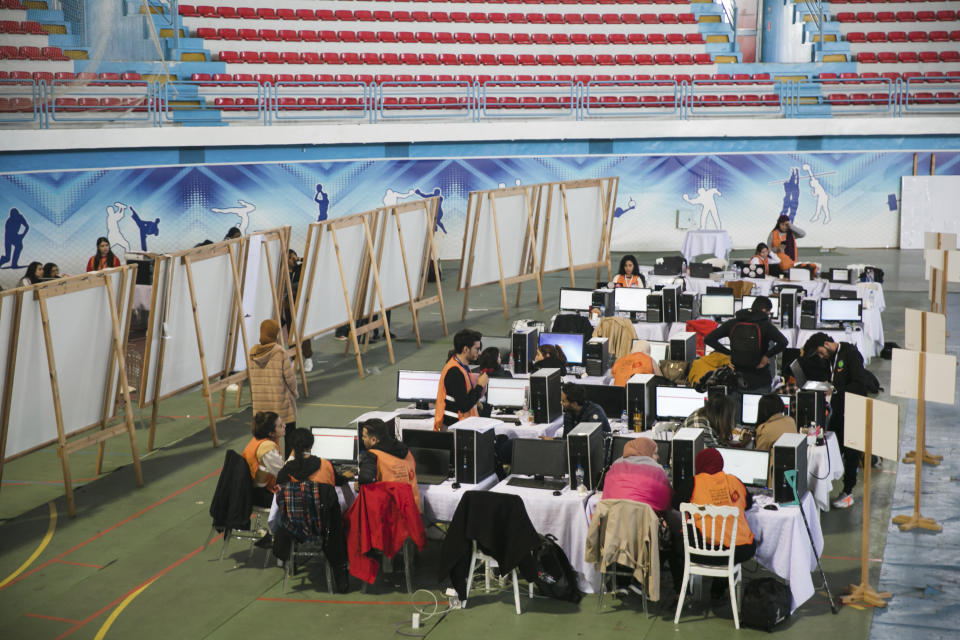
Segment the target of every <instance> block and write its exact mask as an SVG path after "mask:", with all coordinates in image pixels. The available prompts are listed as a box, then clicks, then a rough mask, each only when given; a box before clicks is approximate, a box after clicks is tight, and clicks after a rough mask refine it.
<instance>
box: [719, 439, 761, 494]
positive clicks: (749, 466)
mask: <svg viewBox="0 0 960 640" xmlns="http://www.w3.org/2000/svg"><path fill="white" fill-rule="evenodd" d="M717 451H719V452H720V455H721V456H723V472H724V473H729V474H730V475H732V476H737V477H738V478H740V482H742V483H743V484H745V485H747V486H748V487H766V486H767V475H768V474H769V472H770V452H769V451H758V450H756V449H727V448H724V447H717Z"/></svg>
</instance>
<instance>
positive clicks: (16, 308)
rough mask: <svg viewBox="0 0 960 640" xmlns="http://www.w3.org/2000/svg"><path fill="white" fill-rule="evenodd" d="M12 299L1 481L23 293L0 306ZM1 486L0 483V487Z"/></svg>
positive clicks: (1, 417) (0, 417)
mask: <svg viewBox="0 0 960 640" xmlns="http://www.w3.org/2000/svg"><path fill="white" fill-rule="evenodd" d="M10 298H13V313H12V315H11V322H10V325H11V326H10V347H9V349H8V350H7V362H6V370H5V373H4V378H3V396H2V397H0V402H2V403H3V404H2V405H0V480H2V479H3V460H4V458H6V456H7V433H8V432H9V429H10V404H11V403H12V402H13V376H14V372H15V370H16V366H17V343H18V342H20V306H21V304H22V303H23V292H17V293H14V294H11V295H9V296H6V297H0V304H3V302H4V301H5V300H6V301H8V302H7V304H9V299H10ZM2 486H3V484H2V483H0V487H2Z"/></svg>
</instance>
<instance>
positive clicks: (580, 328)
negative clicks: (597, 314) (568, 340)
mask: <svg viewBox="0 0 960 640" xmlns="http://www.w3.org/2000/svg"><path fill="white" fill-rule="evenodd" d="M550 331H552V332H553V333H582V334H583V339H584V341H587V340H589V339H590V338H592V337H593V325H592V324H590V320H588V319H587V318H586V317H585V316H582V315H580V314H579V313H561V314H559V315H558V316H557V317H556V318H554V319H553V326H552V327H550Z"/></svg>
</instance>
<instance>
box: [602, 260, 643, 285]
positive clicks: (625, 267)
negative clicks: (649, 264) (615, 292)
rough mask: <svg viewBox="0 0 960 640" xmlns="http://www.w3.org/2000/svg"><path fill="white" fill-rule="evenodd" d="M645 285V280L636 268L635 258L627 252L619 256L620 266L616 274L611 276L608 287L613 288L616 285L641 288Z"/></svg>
mask: <svg viewBox="0 0 960 640" xmlns="http://www.w3.org/2000/svg"><path fill="white" fill-rule="evenodd" d="M645 286H647V283H646V280H644V278H643V276H642V275H641V274H640V272H639V271H638V270H637V259H636V258H635V257H634V256H632V255H630V254H627V255H625V256H623V257H622V258H620V268H619V269H618V270H617V275H616V276H615V277H614V278H613V281H612V282H611V283H610V288H611V289H614V288H616V287H634V288H641V287H645Z"/></svg>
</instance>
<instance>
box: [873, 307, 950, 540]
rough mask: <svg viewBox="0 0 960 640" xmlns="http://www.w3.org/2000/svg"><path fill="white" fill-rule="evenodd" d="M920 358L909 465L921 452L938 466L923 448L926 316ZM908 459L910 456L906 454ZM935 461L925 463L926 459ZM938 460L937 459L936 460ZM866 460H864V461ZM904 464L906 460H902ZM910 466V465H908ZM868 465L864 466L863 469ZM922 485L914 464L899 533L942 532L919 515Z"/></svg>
mask: <svg viewBox="0 0 960 640" xmlns="http://www.w3.org/2000/svg"><path fill="white" fill-rule="evenodd" d="M920 347H921V348H920V353H919V354H918V355H919V357H920V364H919V372H918V374H917V445H916V447H917V448H916V450H915V451H911V452H910V453H912V454H913V456H912V458H911V463H915V461H916V455H917V454H916V451H922V452H923V462H925V463H927V464H940V460H942V459H943V456H931V455H930V454H928V453H927V451H926V448H925V441H926V425H927V403H926V399H925V397H924V396H925V395H926V365H927V357H926V356H927V353H926V348H927V314H926V313H924V314H923V322H921V323H920ZM907 456H908V457H909V456H910V454H907ZM928 458H930V459H931V460H935V461H934V462H927V459H928ZM937 458H939V459H937ZM864 460H866V459H864ZM903 461H904V462H905V463H906V462H907V459H906V458H904V460H903ZM908 464H910V463H908ZM866 466H868V465H866V464H864V467H866ZM922 484H923V464H914V469H913V514H912V515H909V516H906V515H902V516H896V517H895V518H894V519H893V523H894V524H895V525H897V526H898V527H900V531H910V530H911V529H916V528H918V527H919V528H920V529H926V530H928V531H942V530H943V527H941V526H940V525H939V524H937V523H936V521H935V520H934V519H933V518H925V517H923V516H922V515H920V488H921V485H922Z"/></svg>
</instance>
